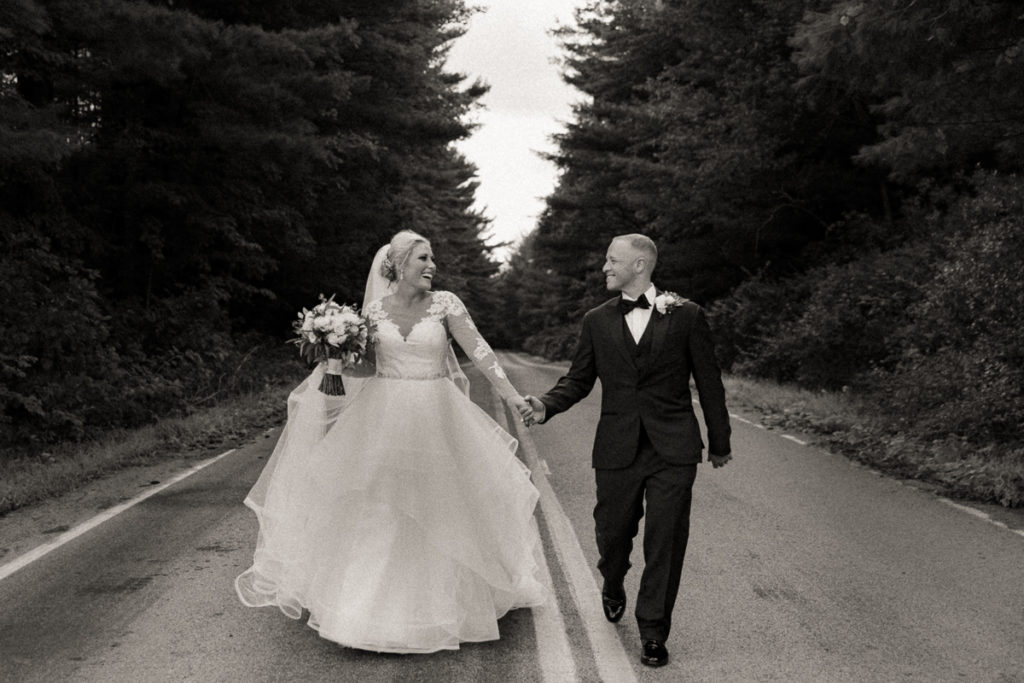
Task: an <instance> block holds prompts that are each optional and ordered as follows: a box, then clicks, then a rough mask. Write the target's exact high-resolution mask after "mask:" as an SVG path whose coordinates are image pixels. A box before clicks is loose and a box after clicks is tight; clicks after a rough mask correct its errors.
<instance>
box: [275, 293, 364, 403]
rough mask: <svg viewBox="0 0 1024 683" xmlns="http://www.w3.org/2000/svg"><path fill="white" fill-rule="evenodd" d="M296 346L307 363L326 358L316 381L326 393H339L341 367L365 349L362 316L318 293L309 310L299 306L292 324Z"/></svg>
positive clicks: (353, 361) (358, 358)
mask: <svg viewBox="0 0 1024 683" xmlns="http://www.w3.org/2000/svg"><path fill="white" fill-rule="evenodd" d="M292 326H293V328H294V330H295V334H296V338H295V339H293V340H292V342H293V343H295V344H298V346H299V355H300V356H302V357H303V358H305V359H306V362H308V363H311V364H312V363H316V362H320V361H326V362H327V372H326V373H325V374H324V378H323V380H322V381H321V382H320V391H322V392H323V393H325V394H327V395H328V396H343V395H344V394H345V385H344V383H343V382H342V380H341V371H342V369H343V368H351V367H353V366H355V365H356V364H357V363H359V362H360V361H361V360H362V359H363V355H364V354H365V353H366V339H367V331H366V320H365V319H364V318H363V317H362V316H360V315H359V313H358V312H357V311H356V308H355V307H354V306H343V305H341V304H339V303H336V302H335V301H334V295H333V294H332V295H331V298H329V299H327V298H324V295H323V294H321V295H320V303H319V304H317V305H316V306H314V307H313V309H312V310H308V309H305V308H303V309H302V311H301V312H300V313H299V319H298V320H296V321H295V322H294V323H293V324H292Z"/></svg>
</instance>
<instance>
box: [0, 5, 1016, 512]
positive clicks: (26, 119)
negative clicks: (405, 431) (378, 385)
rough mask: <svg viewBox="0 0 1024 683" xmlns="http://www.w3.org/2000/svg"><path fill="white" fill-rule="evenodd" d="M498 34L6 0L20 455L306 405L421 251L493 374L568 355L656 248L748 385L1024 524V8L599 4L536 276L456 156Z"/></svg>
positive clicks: (6, 306) (0, 79) (8, 407)
mask: <svg viewBox="0 0 1024 683" xmlns="http://www.w3.org/2000/svg"><path fill="white" fill-rule="evenodd" d="M507 1H512V0H507ZM473 11H474V9H473V8H472V6H471V3H467V2H463V1H462V0H388V1H387V2H381V1H379V0H289V2H282V1H281V0H230V1H228V0H162V1H157V0H0V339H2V340H3V342H2V345H0V403H2V406H3V410H2V412H0V449H2V450H3V453H4V454H5V455H4V457H6V458H34V457H38V456H39V454H40V453H43V452H44V451H46V450H47V449H49V448H51V447H52V446H53V445H54V444H59V443H67V442H79V441H84V440H88V439H91V438H93V437H96V436H97V435H100V434H103V433H105V432H110V431H111V430H117V429H125V428H130V427H133V426H138V425H144V424H151V423H153V422H155V421H158V420H160V419H163V418H165V417H168V416H175V415H182V414H188V413H189V412H192V411H196V410H200V409H202V408H203V407H205V406H210V405H213V404H216V403H217V402H219V401H222V400H224V399H226V398H229V397H231V396H233V395H237V394H239V393H244V392H246V391H252V390H254V389H256V388H259V387H260V386H263V385H264V384H265V383H267V382H271V381H274V380H276V379H279V378H280V375H281V373H286V372H287V370H286V368H289V367H290V368H292V369H294V368H296V367H298V366H299V363H298V359H297V357H296V354H295V353H294V349H293V348H291V347H287V346H286V345H285V344H284V341H285V340H286V339H287V337H288V336H289V333H290V325H291V321H292V319H293V318H294V316H295V312H296V311H297V310H299V309H301V308H302V307H303V306H310V305H312V304H313V303H315V302H316V297H317V295H318V294H320V293H324V294H327V295H330V294H332V293H333V294H335V295H336V298H337V299H338V300H339V301H344V302H354V303H358V302H359V301H360V299H361V296H362V291H363V285H364V282H365V277H366V270H367V267H368V264H369V262H370V259H371V258H372V256H373V254H374V252H375V250H376V249H377V247H378V246H380V245H381V244H383V243H384V242H385V241H386V240H387V239H388V238H389V237H390V236H391V235H392V234H393V233H394V232H396V231H397V230H400V229H404V228H409V229H413V230H416V231H418V232H420V233H422V234H424V235H426V236H428V237H429V238H431V240H432V241H433V243H434V249H435V252H436V253H437V254H438V256H439V257H440V268H439V271H440V273H441V277H439V279H438V281H437V282H436V286H437V287H439V288H442V289H448V290H451V291H454V292H456V293H457V294H458V295H459V296H460V297H462V298H463V299H464V300H465V301H466V303H467V305H468V307H469V309H470V310H471V311H472V313H473V316H474V319H475V320H476V321H477V323H478V324H479V326H480V327H481V330H482V331H483V332H484V334H485V336H487V337H488V339H489V340H490V341H491V342H492V344H493V345H494V346H496V347H503V348H509V349H519V350H525V351H527V352H529V353H532V354H536V355H539V356H543V357H545V358H549V359H558V360H564V359H567V358H569V357H571V354H572V350H573V346H574V344H575V339H576V333H577V330H578V325H579V321H580V319H581V317H582V315H583V313H585V312H586V311H587V310H588V309H589V308H591V307H593V306H594V305H597V304H599V303H601V302H602V301H604V300H605V299H606V298H608V293H607V292H606V291H605V290H604V284H603V278H602V276H601V271H600V269H601V265H602V263H603V261H604V254H605V249H606V247H607V244H608V241H609V240H610V239H611V238H612V237H613V236H615V235H619V234H624V233H633V232H641V233H645V234H647V235H649V236H650V237H652V238H653V239H654V240H655V241H656V242H657V243H658V245H659V265H658V269H657V271H656V273H655V282H656V284H658V285H659V286H660V287H662V288H665V289H668V290H672V291H675V292H678V293H679V294H681V295H683V296H685V297H687V298H689V299H692V300H694V301H697V302H698V303H700V304H701V305H703V306H704V307H705V308H706V309H707V310H708V312H709V316H710V319H711V323H712V328H713V330H714V332H715V335H716V340H717V344H718V352H719V356H720V361H721V364H722V366H723V368H724V369H725V370H726V371H727V372H729V373H732V374H733V375H736V376H746V377H752V378H758V379H760V380H770V381H775V382H779V383H785V384H793V385H797V386H800V387H804V388H807V389H810V390H814V391H826V392H839V393H841V394H845V395H848V396H851V397H854V398H856V400H858V401H859V402H861V403H862V404H863V405H865V406H868V407H869V409H870V411H872V412H871V414H872V415H873V416H874V418H876V419H877V424H878V427H877V433H876V435H875V436H876V437H877V439H876V440H875V441H868V440H866V441H865V447H867V448H878V447H882V448H886V449H888V450H889V454H890V455H892V457H893V458H896V459H898V456H899V453H898V450H899V448H900V446H899V444H904V443H907V442H908V441H914V442H915V443H918V444H924V446H925V447H926V448H930V449H932V450H933V451H934V452H935V453H940V454H941V458H940V457H939V456H936V458H937V464H936V465H935V467H936V468H937V469H942V468H945V470H947V471H955V472H956V473H957V474H956V476H957V477H959V478H960V479H961V480H971V478H972V477H974V478H977V479H986V483H985V484H984V486H982V487H981V488H980V489H979V490H984V491H985V492H986V493H984V494H978V495H979V496H980V497H982V498H985V499H990V500H993V501H997V502H1001V503H1003V504H1005V505H1021V504H1024V436H1022V426H1024V343H1022V342H1021V336H1020V335H1021V333H1020V330H1021V329H1022V328H1024V277H1022V275H1024V273H1022V263H1024V176H1022V175H1021V174H1022V172H1024V168H1022V167H1024V7H1022V5H1021V3H1019V2H1018V1H1016V0H942V1H940V0H877V1H875V2H867V1H861V2H858V1H856V0H842V1H837V0H715V1H714V2H707V1H700V0H618V1H611V0H589V1H587V2H583V3H581V7H580V9H579V10H578V11H577V15H576V21H575V22H574V23H573V24H572V25H566V26H562V27H561V28H559V29H558V31H557V33H558V37H559V39H560V40H561V42H562V45H563V51H564V61H563V64H562V65H561V66H562V69H563V72H564V77H565V78H566V80H567V81H568V82H569V83H571V84H572V85H573V86H575V87H576V88H577V89H578V90H579V91H580V92H581V99H580V101H579V103H578V104H577V105H576V107H575V111H574V116H573V119H572V120H571V121H570V122H568V124H567V126H566V128H565V130H564V132H563V133H561V134H559V135H558V136H557V140H556V142H557V151H556V152H554V153H552V154H551V156H550V158H551V161H552V162H554V163H555V164H556V166H557V168H558V170H559V179H558V183H557V186H556V188H555V189H554V191H553V192H552V194H551V195H550V196H549V197H548V198H547V207H546V210H545V211H544V212H543V214H542V215H541V217H540V219H539V221H538V224H537V226H536V229H535V230H534V231H533V232H532V233H531V234H530V235H528V236H527V237H526V238H525V239H524V240H523V241H522V242H521V243H520V244H518V245H516V246H515V249H514V251H513V253H512V255H511V257H510V259H509V261H508V263H507V264H505V265H504V266H503V265H502V264H499V263H498V262H497V259H496V258H495V257H494V256H493V252H494V250H495V248H496V247H497V246H498V245H495V244H494V241H493V239H490V237H489V232H488V226H489V223H488V219H487V217H486V216H484V215H483V214H481V213H480V212H479V211H477V210H475V209H474V208H473V203H474V194H475V189H476V186H477V185H476V169H475V168H474V166H473V165H472V163H471V162H470V161H469V160H467V159H466V158H464V157H463V156H462V155H460V154H459V152H458V151H457V149H456V147H455V145H454V143H455V142H457V141H458V140H460V139H463V138H465V137H466V136H468V135H469V134H470V133H471V132H472V124H470V123H468V121H469V119H470V117H469V114H470V113H471V112H472V111H473V109H474V108H475V107H477V106H479V100H480V98H481V96H482V95H484V94H485V93H486V90H487V85H486V84H485V83H483V82H480V81H477V80H473V79H471V78H468V77H467V76H466V75H465V74H460V73H453V72H452V71H450V70H449V69H448V68H447V67H446V63H445V60H446V54H447V51H448V49H449V48H450V46H451V43H452V41H453V40H454V39H455V38H457V37H458V36H459V35H460V34H461V33H462V32H463V31H464V30H465V26H466V21H467V19H468V18H469V16H471V12H473ZM285 357H287V361H286V362H283V361H282V359H284V358H285ZM940 461H941V462H940ZM993 462H996V463H998V464H999V467H998V468H996V469H995V470H993V469H991V468H990V464H991V463H993ZM993 472H997V473H996V474H993ZM993 477H995V478H997V479H999V481H995V482H993V481H992V479H993Z"/></svg>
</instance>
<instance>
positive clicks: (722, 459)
mask: <svg viewBox="0 0 1024 683" xmlns="http://www.w3.org/2000/svg"><path fill="white" fill-rule="evenodd" d="M708 460H710V461H711V466H712V467H715V468H719V467H725V463H727V462H729V461H730V460H732V456H731V455H728V454H726V455H712V454H708Z"/></svg>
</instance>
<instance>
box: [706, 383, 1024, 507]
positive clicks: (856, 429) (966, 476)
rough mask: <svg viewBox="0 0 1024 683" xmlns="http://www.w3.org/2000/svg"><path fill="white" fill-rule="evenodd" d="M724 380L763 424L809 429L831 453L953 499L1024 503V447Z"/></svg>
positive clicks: (831, 396)
mask: <svg viewBox="0 0 1024 683" xmlns="http://www.w3.org/2000/svg"><path fill="white" fill-rule="evenodd" d="M725 384H726V390H727V392H728V395H729V401H730V403H731V404H732V405H734V406H736V407H739V408H745V409H747V410H750V411H751V412H754V413H757V414H758V415H760V416H761V421H762V423H763V424H764V425H766V426H769V427H777V428H785V429H792V430H796V431H800V432H803V433H804V434H808V435H811V436H813V437H814V439H815V443H816V444H817V445H820V446H822V447H823V448H825V449H827V450H829V451H832V452H834V453H841V454H843V455H845V456H847V457H849V458H851V459H852V460H856V461H858V462H861V463H864V464H865V465H868V466H870V467H872V468H874V469H877V470H879V471H881V472H885V473H887V474H891V475H895V476H897V477H901V478H905V479H913V480H916V481H920V482H923V483H925V484H927V485H928V486H930V487H932V488H934V489H935V490H937V491H939V492H941V493H943V494H944V495H947V496H949V497H952V498H960V499H964V500H973V501H978V502H984V503H998V504H1000V505H1002V506H1004V507H1008V508H1016V507H1024V445H1017V446H1000V445H994V444H993V445H988V446H984V447H978V445H977V444H969V443H967V442H966V441H964V440H962V439H959V438H957V437H955V436H946V437H941V438H936V437H928V436H925V435H918V434H913V433H908V432H907V431H906V429H905V428H904V429H903V430H899V429H897V428H895V427H894V426H893V424H892V422H891V421H890V420H888V419H886V416H882V415H879V414H878V413H877V412H873V411H872V410H871V406H870V405H869V404H866V403H865V401H864V399H859V398H857V397H855V396H852V395H850V394H836V393H827V392H813V391H808V390H806V389H800V388H797V387H792V386H786V385H780V384H776V383H773V382H767V381H763V380H753V379H748V378H742V377H727V378H726V379H725Z"/></svg>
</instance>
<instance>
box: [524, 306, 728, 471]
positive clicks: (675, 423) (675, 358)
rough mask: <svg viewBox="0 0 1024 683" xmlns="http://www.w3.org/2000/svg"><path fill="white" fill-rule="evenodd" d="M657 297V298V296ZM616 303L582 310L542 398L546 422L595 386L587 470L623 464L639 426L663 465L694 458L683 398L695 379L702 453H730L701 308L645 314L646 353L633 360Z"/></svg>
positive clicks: (693, 425) (632, 452)
mask: <svg viewBox="0 0 1024 683" xmlns="http://www.w3.org/2000/svg"><path fill="white" fill-rule="evenodd" d="M659 293H660V292H659ZM619 299H620V297H615V298H614V299H610V300H608V301H606V302H605V303H603V304H601V305H600V306H598V307H597V308H594V309H592V310H590V311H588V312H587V314H586V315H585V316H584V317H583V329H582V331H581V332H580V337H579V342H578V344H577V346H576V352H575V355H574V357H573V360H572V366H571V367H570V368H569V371H568V373H566V375H564V376H563V377H562V378H561V379H559V380H558V383H557V384H556V385H555V386H554V388H552V389H551V391H549V392H548V393H546V394H544V395H543V396H541V397H540V399H541V401H543V402H544V405H545V408H546V413H545V421H547V419H550V418H551V417H552V416H554V415H557V414H558V413H560V412H562V411H564V410H567V409H568V408H570V407H571V406H572V405H574V404H575V403H576V402H577V401H579V400H580V399H582V398H583V397H585V396H586V395H587V394H589V393H590V391H591V389H592V388H593V387H594V382H595V380H597V379H598V378H600V380H601V419H600V421H599V422H598V424H597V434H596V436H595V438H594V451H593V465H594V467H596V468H599V469H619V468H622V467H627V466H629V464H630V463H632V462H633V460H634V458H635V457H636V454H637V447H638V444H639V440H640V425H641V423H642V424H643V426H644V428H645V429H646V430H647V434H648V436H649V437H650V439H651V443H652V444H653V445H654V448H655V450H656V451H657V452H658V453H659V454H660V455H661V456H662V457H663V458H665V460H667V461H668V462H670V463H673V464H691V463H698V462H700V460H701V452H702V451H703V448H704V443H703V441H702V440H701V435H700V426H699V425H698V423H697V417H696V415H694V412H693V403H692V401H691V398H690V377H691V376H692V377H693V379H694V383H695V384H696V386H697V393H698V396H699V399H700V405H701V410H702V412H703V413H704V421H705V423H706V425H707V431H708V441H709V443H710V447H709V451H710V452H711V453H712V454H714V455H726V454H728V453H729V450H730V448H729V435H730V433H731V430H730V427H729V411H728V409H727V408H726V405H725V389H724V387H723V386H722V376H721V371H720V370H719V367H718V363H717V361H716V360H715V355H714V343H713V341H712V338H711V330H710V328H709V327H708V324H707V321H706V320H705V317H704V311H703V309H702V308H701V307H700V306H698V305H697V304H695V303H693V302H691V301H686V302H685V303H684V304H683V305H682V306H680V307H677V308H673V309H669V310H667V311H666V312H665V313H659V312H658V311H657V309H655V310H654V311H652V312H651V320H650V322H649V323H648V329H647V330H646V331H645V333H644V334H645V336H646V335H647V334H648V333H650V335H651V338H650V350H649V353H647V354H646V356H645V357H644V358H643V359H641V360H639V361H638V359H637V358H636V355H635V353H634V349H635V345H633V344H632V339H631V338H630V339H627V338H626V335H628V334H629V330H628V329H626V326H625V325H624V324H623V316H622V313H620V312H619V310H618V302H619Z"/></svg>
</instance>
